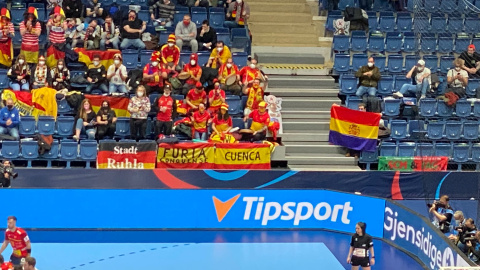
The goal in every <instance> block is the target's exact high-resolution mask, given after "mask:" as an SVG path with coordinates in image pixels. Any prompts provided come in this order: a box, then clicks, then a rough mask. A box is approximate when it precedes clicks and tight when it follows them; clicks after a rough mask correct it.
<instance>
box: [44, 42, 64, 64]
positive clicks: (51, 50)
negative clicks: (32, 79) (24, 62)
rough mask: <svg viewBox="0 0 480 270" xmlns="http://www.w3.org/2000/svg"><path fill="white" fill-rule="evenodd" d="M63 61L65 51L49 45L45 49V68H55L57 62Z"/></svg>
mask: <svg viewBox="0 0 480 270" xmlns="http://www.w3.org/2000/svg"><path fill="white" fill-rule="evenodd" d="M60 59H65V51H61V50H59V49H58V48H57V46H55V45H53V44H52V45H50V47H48V49H47V66H48V67H49V68H54V67H56V66H57V61H58V60H60Z"/></svg>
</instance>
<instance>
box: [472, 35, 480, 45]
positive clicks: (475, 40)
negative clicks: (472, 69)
mask: <svg viewBox="0 0 480 270" xmlns="http://www.w3.org/2000/svg"><path fill="white" fill-rule="evenodd" d="M472 44H473V45H475V48H480V35H474V36H473V39H472Z"/></svg>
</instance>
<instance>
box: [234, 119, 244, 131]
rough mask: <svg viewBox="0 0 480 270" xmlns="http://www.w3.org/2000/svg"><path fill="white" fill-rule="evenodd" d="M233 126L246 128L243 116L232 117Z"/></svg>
mask: <svg viewBox="0 0 480 270" xmlns="http://www.w3.org/2000/svg"><path fill="white" fill-rule="evenodd" d="M232 126H233V127H238V128H239V129H244V128H245V122H243V118H241V117H232Z"/></svg>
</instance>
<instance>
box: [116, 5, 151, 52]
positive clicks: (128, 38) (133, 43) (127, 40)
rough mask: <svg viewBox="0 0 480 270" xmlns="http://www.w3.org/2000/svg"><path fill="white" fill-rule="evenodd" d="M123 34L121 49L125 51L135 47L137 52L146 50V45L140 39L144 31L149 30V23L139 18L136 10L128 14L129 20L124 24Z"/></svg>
mask: <svg viewBox="0 0 480 270" xmlns="http://www.w3.org/2000/svg"><path fill="white" fill-rule="evenodd" d="M122 29H123V34H122V39H123V40H122V43H121V44H120V49H122V50H125V49H128V48H130V47H134V48H135V49H137V50H139V51H140V50H144V49H145V43H143V41H142V40H141V39H140V37H141V36H142V33H143V31H145V29H147V22H142V21H141V20H139V19H138V18H137V13H136V12H135V11H134V10H130V11H129V12H128V20H126V21H124V22H123V24H122Z"/></svg>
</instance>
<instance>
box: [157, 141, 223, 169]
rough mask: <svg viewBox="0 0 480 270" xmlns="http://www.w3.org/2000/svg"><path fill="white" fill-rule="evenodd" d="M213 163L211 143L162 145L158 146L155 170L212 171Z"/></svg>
mask: <svg viewBox="0 0 480 270" xmlns="http://www.w3.org/2000/svg"><path fill="white" fill-rule="evenodd" d="M214 162H215V150H214V147H213V144H212V143H182V144H175V145H171V144H166V143H162V144H160V145H159V146H158V155H157V168H182V169H213V167H214Z"/></svg>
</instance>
